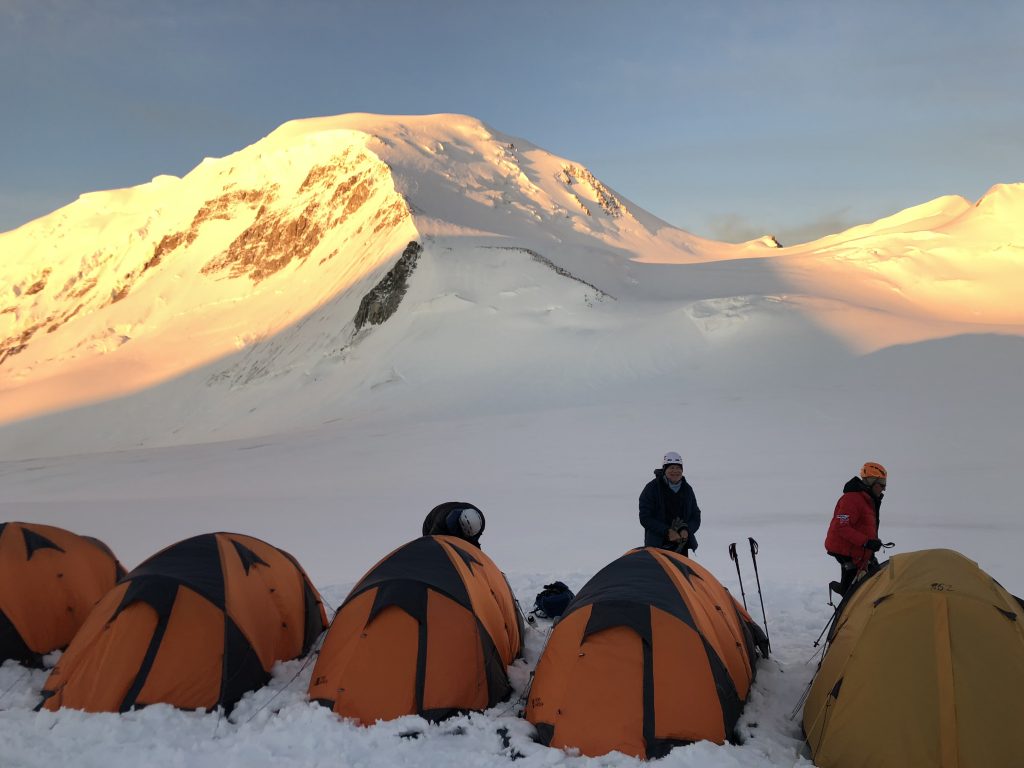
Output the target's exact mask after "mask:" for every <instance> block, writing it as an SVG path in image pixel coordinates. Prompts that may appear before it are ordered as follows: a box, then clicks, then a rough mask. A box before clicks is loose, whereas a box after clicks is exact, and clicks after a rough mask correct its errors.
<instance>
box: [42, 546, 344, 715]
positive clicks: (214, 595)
mask: <svg viewBox="0 0 1024 768" xmlns="http://www.w3.org/2000/svg"><path fill="white" fill-rule="evenodd" d="M326 625H327V617H326V615H325V614H324V609H323V605H322V604H321V601H320V595H319V594H318V593H317V591H316V589H315V588H314V587H313V585H312V584H311V583H310V581H309V577H308V576H306V574H305V572H304V571H303V570H302V568H301V567H300V566H299V564H298V563H297V562H296V561H295V559H294V558H292V556H291V555H289V554H288V553H286V552H283V551H281V550H279V549H277V548H276V547H272V546H271V545H269V544H267V543H266V542H263V541H260V540H259V539H255V538H252V537H250V536H242V535H240V534H236V533H209V534H204V535H202V536H195V537H193V538H191V539H186V540H184V541H181V542H178V543H177V544H174V545H172V546H170V547H167V548H166V549H164V550H162V551H161V552H158V553H157V554H156V555H154V556H153V557H151V558H149V559H148V560H146V561H145V562H144V563H142V565H140V566H139V567H138V568H136V569H135V570H134V571H132V572H131V573H129V574H128V575H127V576H126V577H125V578H123V579H122V580H121V581H120V582H119V583H118V585H117V587H116V588H114V589H113V590H111V591H110V592H109V593H107V595H106V597H104V598H103V600H101V601H100V603H99V604H98V605H97V606H96V607H95V608H94V609H93V611H92V613H91V614H89V617H88V619H87V620H86V622H85V624H84V625H83V626H82V628H81V630H79V632H78V634H77V635H75V639H74V640H73V641H72V642H71V645H70V646H69V647H68V649H67V651H66V652H65V653H64V656H63V657H62V658H61V660H60V662H59V663H58V664H57V666H56V667H54V669H53V672H52V673H51V674H50V677H49V678H48V679H47V681H46V684H45V685H44V686H43V697H44V699H43V703H42V705H41V706H43V707H45V708H46V709H50V710H56V709H59V708H60V707H71V708H74V709H84V710H87V711H90V712H125V711H127V710H129V709H131V708H132V707H140V706H145V705H147V704H156V703H166V704H173V705H174V706H176V707H181V708H182V709H213V708H215V707H217V706H223V707H225V708H226V709H230V708H231V707H232V706H233V705H234V704H235V703H236V702H237V701H238V700H239V699H240V698H241V697H242V694H244V693H245V692H246V691H250V690H253V689H255V688H258V687H260V686H261V685H264V684H266V682H267V681H268V680H269V679H270V668H271V667H272V666H273V664H274V662H275V661H276V660H279V659H292V658H296V657H298V656H302V655H304V654H305V653H307V652H308V651H309V649H310V647H311V646H312V645H313V642H314V641H315V640H316V638H317V637H318V636H319V634H320V633H321V632H322V631H323V629H324V627H325V626H326Z"/></svg>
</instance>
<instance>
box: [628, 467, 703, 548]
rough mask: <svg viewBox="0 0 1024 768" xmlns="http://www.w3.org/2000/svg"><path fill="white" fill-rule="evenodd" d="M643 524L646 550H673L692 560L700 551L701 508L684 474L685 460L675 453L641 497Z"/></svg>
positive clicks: (648, 484) (655, 475)
mask: <svg viewBox="0 0 1024 768" xmlns="http://www.w3.org/2000/svg"><path fill="white" fill-rule="evenodd" d="M640 524H641V525H642V526H643V527H644V546H645V547H661V548H662V549H671V550H674V551H676V552H679V553H681V554H683V555H686V556H689V554H690V551H691V550H694V549H697V537H696V536H695V535H694V534H695V533H697V529H698V528H700V507H698V506H697V496H696V495H695V494H694V492H693V488H692V487H691V486H690V484H689V483H688V482H687V481H686V477H685V476H684V474H683V459H682V457H681V456H680V455H679V454H678V453H676V452H675V451H669V452H668V453H666V454H665V455H664V457H662V462H661V469H656V470H654V479H653V480H651V481H650V482H649V483H647V485H645V486H644V489H643V491H642V492H641V493H640Z"/></svg>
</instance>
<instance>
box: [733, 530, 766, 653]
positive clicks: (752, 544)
mask: <svg viewBox="0 0 1024 768" xmlns="http://www.w3.org/2000/svg"><path fill="white" fill-rule="evenodd" d="M747 540H748V541H749V542H750V559H751V560H753V561H754V578H755V579H757V596H758V598H759V599H760V600H761V617H762V618H763V619H764V637H765V640H767V641H768V651H769V652H771V650H772V639H771V637H770V636H769V635H768V615H767V614H766V613H765V612H764V595H762V594H761V575H760V574H759V573H758V572H757V542H756V541H754V539H753V537H751V536H748V537H747ZM737 567H738V566H737Z"/></svg>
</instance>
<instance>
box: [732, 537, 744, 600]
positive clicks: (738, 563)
mask: <svg viewBox="0 0 1024 768" xmlns="http://www.w3.org/2000/svg"><path fill="white" fill-rule="evenodd" d="M729 557H730V558H732V561H733V562H734V563H736V578H737V579H739V580H740V596H741V597H742V598H743V610H747V593H746V592H744V591H743V576H742V575H741V574H740V559H739V557H737V556H736V542H735V541H734V542H733V543H732V544H730V545H729Z"/></svg>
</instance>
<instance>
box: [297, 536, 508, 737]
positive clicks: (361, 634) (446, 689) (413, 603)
mask: <svg viewBox="0 0 1024 768" xmlns="http://www.w3.org/2000/svg"><path fill="white" fill-rule="evenodd" d="M521 643H522V615H521V614H520V612H519V608H518V606H517V605H516V602H515V598H513V596H512V590H511V589H510V588H509V586H508V582H507V581H506V580H505V577H504V575H503V574H502V573H501V571H499V570H498V568H497V566H495V564H494V563H493V562H492V561H491V559H490V558H489V557H487V555H485V554H484V553H483V552H482V551H480V549H478V548H477V547H475V546H473V545H472V544H470V543H469V542H467V541H464V540H462V539H459V538H456V537H454V536H424V537H422V538H419V539H416V540H414V541H412V542H410V543H408V544H406V545H405V546H402V547H400V548H398V549H396V550H395V551H394V552H392V553H391V554H389V555H388V556H387V557H385V558H384V559H383V560H381V561H380V562H379V563H377V565H375V566H374V567H373V568H372V569H370V571H369V572H368V573H367V574H366V575H365V576H364V577H363V579H362V580H361V581H360V582H359V583H358V584H357V585H356V586H355V588H354V589H353V590H352V592H351V594H349V596H348V597H347V598H346V600H345V602H344V604H343V605H342V606H341V608H339V609H338V613H337V614H336V615H335V617H334V620H333V622H332V623H331V628H330V630H329V631H328V633H327V637H326V639H325V640H324V645H323V648H322V649H321V651H320V656H319V658H318V659H317V663H316V667H315V668H314V670H313V677H312V682H311V683H310V686H309V695H310V697H311V698H312V699H314V700H315V701H319V702H320V703H322V704H324V705H325V706H328V707H331V708H332V709H333V710H334V711H335V712H337V713H338V714H339V715H341V716H342V717H351V718H354V719H356V720H358V721H359V722H360V723H363V724H365V725H370V724H372V723H374V722H375V721H377V720H390V719H393V718H396V717H400V716H402V715H408V714H418V715H422V716H423V717H426V718H428V719H431V720H440V719H443V718H445V717H448V716H450V715H452V714H454V713H456V712H460V711H469V710H483V709H486V708H487V707H492V706H494V705H495V704H497V703H498V702H499V701H502V700H503V699H505V698H507V697H508V695H509V693H510V692H511V686H510V684H509V680H508V673H507V671H506V667H507V666H508V665H509V664H511V663H512V661H513V660H514V659H515V658H516V657H517V656H518V655H519V653H520V647H521Z"/></svg>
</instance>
